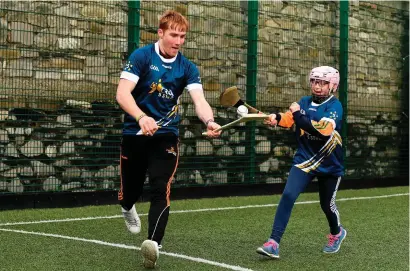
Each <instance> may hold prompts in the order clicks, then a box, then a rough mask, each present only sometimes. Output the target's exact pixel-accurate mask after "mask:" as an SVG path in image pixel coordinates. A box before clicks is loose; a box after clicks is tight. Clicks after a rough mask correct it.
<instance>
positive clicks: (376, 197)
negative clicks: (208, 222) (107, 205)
mask: <svg viewBox="0 0 410 271" xmlns="http://www.w3.org/2000/svg"><path fill="white" fill-rule="evenodd" d="M408 195H409V193H401V194H391V195H381V196H372V197H354V198H341V199H337V200H336V202H338V201H351V200H367V199H382V198H392V197H400V196H408ZM312 203H319V201H318V200H311V201H301V202H296V203H295V204H312ZM275 206H278V203H273V204H262V205H245V206H232V207H220V208H206V209H193V210H177V211H171V212H170V213H171V214H180V213H199V212H212V211H226V210H237V209H248V208H265V207H275ZM138 215H139V216H147V215H148V214H138ZM119 217H122V215H112V216H92V217H78V218H64V219H51V220H38V221H22V222H8V223H2V224H0V227H1V226H13V225H30V224H41V223H57V222H71V221H86V220H96V219H112V218H119Z"/></svg>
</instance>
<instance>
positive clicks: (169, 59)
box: [155, 41, 179, 63]
mask: <svg viewBox="0 0 410 271" xmlns="http://www.w3.org/2000/svg"><path fill="white" fill-rule="evenodd" d="M155 52H156V53H157V55H158V56H159V57H160V58H161V60H162V61H164V62H165V63H172V62H174V61H175V59H177V56H178V54H179V52H178V54H177V55H176V56H174V57H173V58H165V57H163V56H162V55H161V54H160V53H159V44H158V41H157V42H156V43H155Z"/></svg>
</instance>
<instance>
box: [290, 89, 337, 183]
mask: <svg viewBox="0 0 410 271" xmlns="http://www.w3.org/2000/svg"><path fill="white" fill-rule="evenodd" d="M299 105H300V113H301V114H303V115H305V116H306V117H308V118H309V119H310V121H311V123H312V125H313V127H315V128H316V129H317V130H318V131H320V133H323V134H326V136H327V137H324V139H323V138H320V137H317V136H314V135H312V134H309V133H308V132H307V131H304V130H303V129H301V128H300V127H298V125H296V137H297V141H298V145H299V148H298V150H297V152H296V154H295V156H294V159H293V164H294V165H295V166H296V167H298V168H300V169H301V170H303V171H304V172H307V173H312V174H326V175H333V176H343V170H344V168H343V149H342V138H341V136H340V133H341V130H342V116H343V108H342V104H341V103H340V102H339V100H338V99H336V98H335V97H334V96H333V95H332V96H331V97H329V98H328V99H327V100H326V101H324V102H323V103H321V104H316V103H314V102H312V97H311V96H306V97H302V99H300V101H299Z"/></svg>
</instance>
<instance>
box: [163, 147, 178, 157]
mask: <svg viewBox="0 0 410 271" xmlns="http://www.w3.org/2000/svg"><path fill="white" fill-rule="evenodd" d="M166 151H167V153H170V154H173V155H174V156H177V152H176V151H175V149H174V147H171V148H169V149H166Z"/></svg>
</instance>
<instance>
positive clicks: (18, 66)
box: [4, 59, 33, 77]
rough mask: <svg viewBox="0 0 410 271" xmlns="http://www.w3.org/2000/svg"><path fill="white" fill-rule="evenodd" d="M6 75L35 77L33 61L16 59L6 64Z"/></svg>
mask: <svg viewBox="0 0 410 271" xmlns="http://www.w3.org/2000/svg"><path fill="white" fill-rule="evenodd" d="M4 75H5V76H9V77H32V76H33V60H31V59H16V60H10V61H8V62H6V68H5V69H4Z"/></svg>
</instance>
